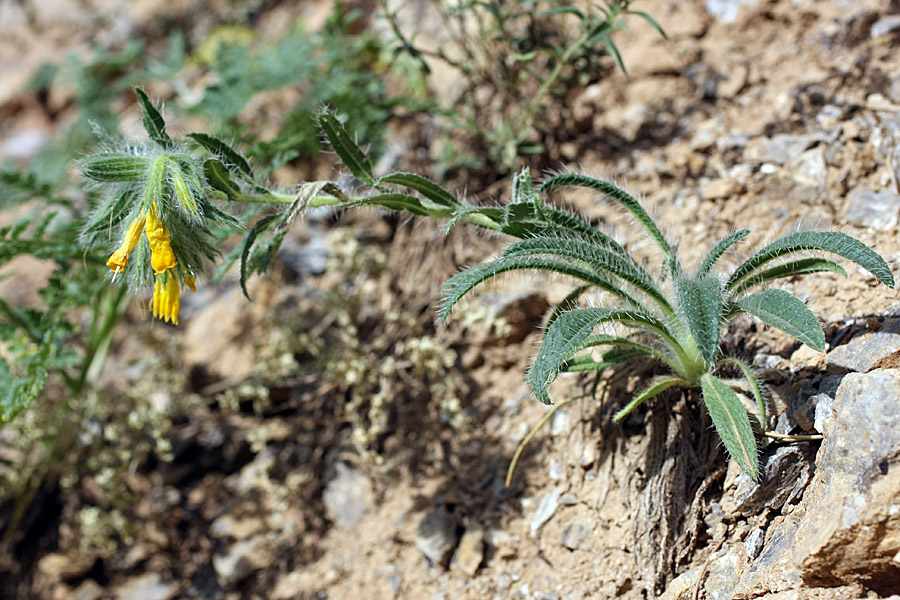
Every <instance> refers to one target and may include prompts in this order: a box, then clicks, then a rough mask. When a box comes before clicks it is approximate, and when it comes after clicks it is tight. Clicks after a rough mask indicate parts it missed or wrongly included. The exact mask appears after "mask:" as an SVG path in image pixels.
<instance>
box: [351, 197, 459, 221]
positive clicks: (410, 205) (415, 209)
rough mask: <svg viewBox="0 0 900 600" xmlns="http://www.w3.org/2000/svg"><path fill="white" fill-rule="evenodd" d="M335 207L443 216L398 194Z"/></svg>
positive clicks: (355, 201) (412, 199)
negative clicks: (357, 207)
mask: <svg viewBox="0 0 900 600" xmlns="http://www.w3.org/2000/svg"><path fill="white" fill-rule="evenodd" d="M337 206H338V208H348V207H351V206H371V207H373V208H385V209H387V210H397V211H405V212H409V213H412V214H414V215H420V216H431V217H435V216H438V217H439V216H444V214H437V213H436V211H435V210H433V209H429V208H427V207H425V206H423V205H422V202H421V200H419V199H418V198H416V197H415V196H410V195H408V194H398V193H387V194H375V195H373V196H364V197H362V198H356V199H353V200H349V201H347V202H341V203H340V204H338V205H337ZM447 214H449V213H447Z"/></svg>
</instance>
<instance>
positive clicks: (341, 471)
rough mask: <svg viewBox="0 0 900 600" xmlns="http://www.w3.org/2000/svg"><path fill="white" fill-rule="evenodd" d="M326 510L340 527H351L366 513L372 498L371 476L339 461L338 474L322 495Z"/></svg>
mask: <svg viewBox="0 0 900 600" xmlns="http://www.w3.org/2000/svg"><path fill="white" fill-rule="evenodd" d="M322 496H323V497H322V500H323V502H324V503H325V512H326V513H328V517H329V518H330V519H331V520H332V521H334V523H335V524H336V525H337V526H338V527H351V526H353V525H356V524H357V523H359V522H360V521H361V520H362V518H363V517H364V516H365V515H366V511H367V510H368V508H369V504H370V503H371V500H372V484H371V482H370V481H369V478H368V477H366V476H365V475H363V474H362V473H359V472H358V471H354V470H353V469H351V468H350V467H348V466H347V465H345V464H344V463H338V465H337V476H336V477H335V478H334V479H332V480H331V481H329V482H328V485H326V486H325V492H324V493H323V495H322Z"/></svg>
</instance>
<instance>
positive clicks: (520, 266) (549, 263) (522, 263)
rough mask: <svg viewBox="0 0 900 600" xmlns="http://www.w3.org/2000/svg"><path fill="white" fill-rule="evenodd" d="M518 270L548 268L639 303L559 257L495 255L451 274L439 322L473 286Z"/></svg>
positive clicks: (600, 277) (601, 279)
mask: <svg viewBox="0 0 900 600" xmlns="http://www.w3.org/2000/svg"><path fill="white" fill-rule="evenodd" d="M521 270H539V271H551V272H553V273H559V274H561V275H568V276H569V277H574V278H575V279H580V280H582V281H585V282H587V283H589V284H591V285H592V286H595V287H598V288H600V289H602V290H604V291H607V292H610V293H612V294H614V295H616V296H618V297H619V298H621V299H622V300H624V301H625V302H626V303H627V304H628V305H630V306H639V304H638V302H637V300H635V299H634V298H632V297H631V296H629V295H628V294H627V293H625V292H624V291H622V290H620V289H619V288H618V287H616V286H615V285H613V283H611V282H610V281H609V280H607V279H606V278H604V277H602V276H600V275H598V274H596V273H593V272H591V271H590V270H589V269H585V268H583V267H579V266H576V265H572V264H570V263H567V262H563V261H556V260H552V259H546V258H540V257H533V256H525V257H518V258H512V259H498V260H493V261H490V262H486V263H482V264H480V265H476V266H474V267H471V268H468V269H466V270H465V271H462V272H461V273H458V274H456V275H454V276H453V277H451V278H450V279H449V280H448V281H447V283H445V284H444V286H443V288H442V293H443V294H444V296H445V297H444V304H443V306H442V307H441V311H440V315H439V321H440V323H441V325H443V324H444V323H445V322H446V321H447V317H449V316H450V312H451V311H452V310H453V307H454V306H456V303H457V302H459V301H460V299H461V298H462V297H463V296H465V295H466V294H468V293H469V292H470V291H472V290H473V289H474V288H475V287H477V286H478V285H480V284H481V283H484V282H485V281H487V280H488V279H492V278H494V277H496V276H497V275H500V274H501V273H508V272H510V271H521Z"/></svg>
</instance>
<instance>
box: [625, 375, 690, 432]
mask: <svg viewBox="0 0 900 600" xmlns="http://www.w3.org/2000/svg"><path fill="white" fill-rule="evenodd" d="M676 385H677V386H682V387H688V385H689V384H688V382H687V381H685V380H684V379H682V378H680V377H672V376H671V375H663V376H660V377H654V378H653V379H651V380H650V384H649V385H648V386H647V388H646V389H645V390H644V391H643V392H641V393H640V394H638V395H637V396H635V397H634V398H632V400H631V402H629V403H628V404H626V405H625V408H623V409H622V410H620V411H619V412H617V413H616V415H615V416H614V417H613V421H615V422H616V423H618V422H619V421H621V420H622V419H624V418H625V417H627V416H628V415H629V414H630V413H631V411H633V410H634V409H635V408H637V407H638V406H640V405H641V404H643V403H644V402H645V401H647V400H649V399H650V398H652V397H653V396H658V395H659V394H661V393H663V392H664V391H666V390H667V389H669V388H671V387H675V386H676Z"/></svg>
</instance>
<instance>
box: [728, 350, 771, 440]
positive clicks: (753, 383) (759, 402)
mask: <svg viewBox="0 0 900 600" xmlns="http://www.w3.org/2000/svg"><path fill="white" fill-rule="evenodd" d="M721 363H729V364H732V365H735V366H736V367H737V368H739V369H740V370H741V372H742V373H743V374H744V377H745V378H746V379H747V382H748V383H749V384H750V391H751V392H752V393H753V398H754V399H755V400H756V406H757V407H758V408H759V415H760V426H761V427H762V430H763V431H765V430H766V400H765V398H763V394H762V389H761V388H760V385H759V380H758V379H757V378H756V375H754V374H753V370H752V369H751V368H750V366H749V365H748V364H747V363H745V362H744V361H742V360H741V359H739V358H734V357H728V358H723V359H722V360H721V361H720V364H721Z"/></svg>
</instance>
